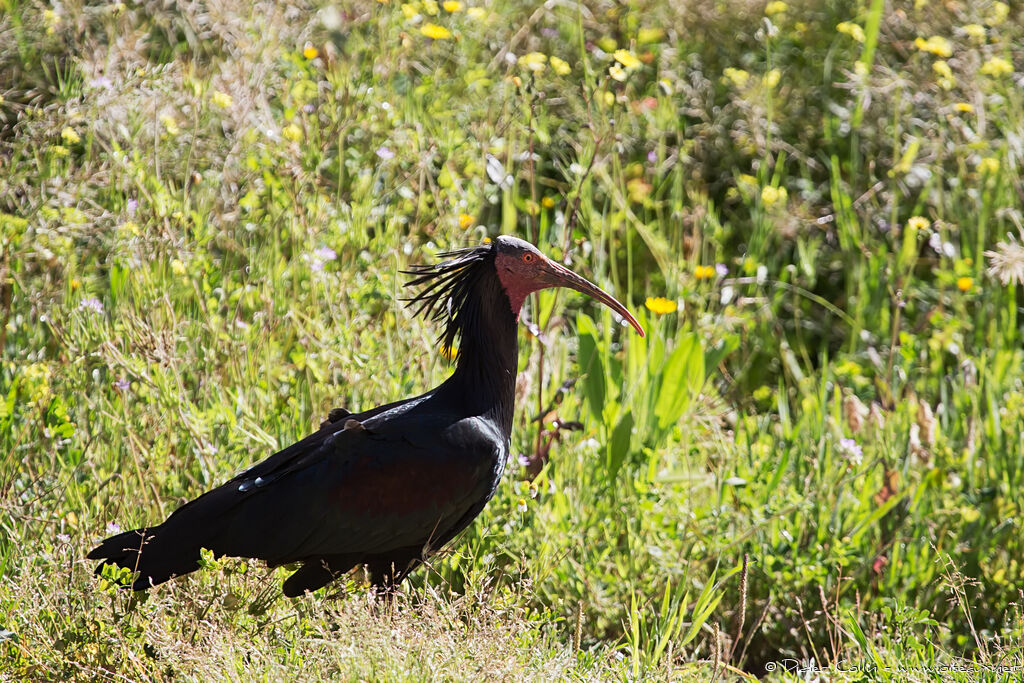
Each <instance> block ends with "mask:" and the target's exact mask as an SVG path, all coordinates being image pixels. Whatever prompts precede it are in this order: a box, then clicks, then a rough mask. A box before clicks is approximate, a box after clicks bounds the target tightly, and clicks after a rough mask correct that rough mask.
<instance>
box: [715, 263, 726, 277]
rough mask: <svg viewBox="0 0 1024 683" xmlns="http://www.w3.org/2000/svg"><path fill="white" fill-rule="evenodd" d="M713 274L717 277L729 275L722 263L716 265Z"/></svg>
mask: <svg viewBox="0 0 1024 683" xmlns="http://www.w3.org/2000/svg"><path fill="white" fill-rule="evenodd" d="M715 272H716V273H718V277H725V276H726V275H728V274H729V268H728V266H726V265H725V264H724V263H716V264H715Z"/></svg>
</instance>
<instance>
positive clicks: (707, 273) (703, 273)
mask: <svg viewBox="0 0 1024 683" xmlns="http://www.w3.org/2000/svg"><path fill="white" fill-rule="evenodd" d="M693 276H694V277H695V278H697V279H698V280H710V279H711V278H713V277H714V276H715V267H714V266H697V267H696V268H694V269H693Z"/></svg>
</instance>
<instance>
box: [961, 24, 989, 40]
mask: <svg viewBox="0 0 1024 683" xmlns="http://www.w3.org/2000/svg"><path fill="white" fill-rule="evenodd" d="M961 30H962V31H963V32H964V33H966V34H967V37H968V38H970V39H971V40H973V41H974V42H976V43H984V42H985V38H986V36H987V35H988V33H987V32H986V31H985V27H984V26H982V25H981V24H967V25H966V26H964V27H963V28H962V29H961Z"/></svg>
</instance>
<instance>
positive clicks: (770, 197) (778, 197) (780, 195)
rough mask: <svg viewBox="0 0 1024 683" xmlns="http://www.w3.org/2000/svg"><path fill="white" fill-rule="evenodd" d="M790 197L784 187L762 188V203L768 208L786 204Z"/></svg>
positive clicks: (769, 186)
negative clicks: (781, 203) (780, 203)
mask: <svg viewBox="0 0 1024 683" xmlns="http://www.w3.org/2000/svg"><path fill="white" fill-rule="evenodd" d="M788 197H789V193H788V192H786V188H784V187H772V186H771V185H768V186H767V187H764V188H761V203H762V204H764V205H765V206H767V207H769V208H770V207H772V206H775V205H776V204H777V203H779V202H783V203H784V202H785V201H786V199H787V198H788Z"/></svg>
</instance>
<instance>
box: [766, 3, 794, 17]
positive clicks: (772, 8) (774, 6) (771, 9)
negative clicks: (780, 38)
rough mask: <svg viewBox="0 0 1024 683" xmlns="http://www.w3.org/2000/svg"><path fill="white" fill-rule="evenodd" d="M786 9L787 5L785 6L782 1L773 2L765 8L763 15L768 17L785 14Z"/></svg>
mask: <svg viewBox="0 0 1024 683" xmlns="http://www.w3.org/2000/svg"><path fill="white" fill-rule="evenodd" d="M788 9H789V5H787V4H786V3H784V2H782V0H774V2H769V3H768V4H767V5H766V6H765V8H764V13H765V14H767V15H768V16H769V17H770V16H772V15H775V14H782V13H783V12H785V11H786V10H788Z"/></svg>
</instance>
